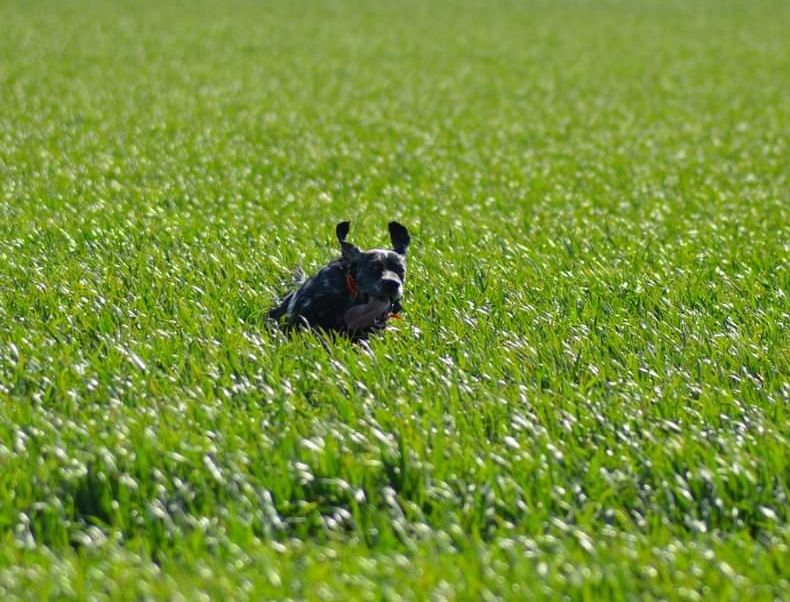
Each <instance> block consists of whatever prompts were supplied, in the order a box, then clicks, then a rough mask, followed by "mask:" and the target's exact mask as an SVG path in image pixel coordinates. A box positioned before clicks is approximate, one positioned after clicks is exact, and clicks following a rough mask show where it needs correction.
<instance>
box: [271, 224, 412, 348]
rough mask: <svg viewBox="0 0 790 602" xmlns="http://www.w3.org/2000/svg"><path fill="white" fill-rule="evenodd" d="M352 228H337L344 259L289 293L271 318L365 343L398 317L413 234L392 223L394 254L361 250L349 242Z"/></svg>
mask: <svg viewBox="0 0 790 602" xmlns="http://www.w3.org/2000/svg"><path fill="white" fill-rule="evenodd" d="M350 227H351V223H350V222H347V221H346V222H341V223H339V224H338V225H337V227H336V228H335V234H336V235H337V239H338V242H339V243H340V250H341V256H340V257H339V258H337V259H335V260H334V261H332V262H330V263H329V264H328V265H326V266H324V267H323V268H322V269H321V270H320V271H319V272H318V273H317V274H315V275H314V276H312V277H311V278H308V279H307V280H305V281H304V282H303V283H302V284H301V286H300V287H299V288H298V289H297V290H296V291H294V292H292V293H290V294H288V295H287V296H286V297H285V298H284V299H283V300H282V301H281V302H280V303H279V304H278V305H277V306H276V307H274V308H273V309H271V310H270V311H269V314H268V315H269V318H271V319H273V320H275V321H277V322H284V323H285V324H286V325H287V326H301V327H307V328H313V329H318V330H323V331H329V332H336V333H342V334H347V335H349V336H351V338H353V339H364V338H367V336H368V335H369V334H371V333H373V332H376V331H379V330H382V329H384V328H385V327H386V325H387V321H388V320H389V319H390V318H392V317H395V316H398V314H399V313H400V311H401V309H402V308H401V299H402V297H403V287H404V284H405V280H406V251H407V249H408V248H409V243H410V241H411V237H410V236H409V231H408V230H407V229H406V227H405V226H403V225H401V224H399V223H398V222H394V221H393V222H390V223H389V234H390V240H391V242H392V249H391V250H389V249H372V250H370V251H361V250H360V249H358V248H357V247H356V246H354V245H353V244H351V243H350V242H348V241H346V237H347V236H348V232H349V230H350Z"/></svg>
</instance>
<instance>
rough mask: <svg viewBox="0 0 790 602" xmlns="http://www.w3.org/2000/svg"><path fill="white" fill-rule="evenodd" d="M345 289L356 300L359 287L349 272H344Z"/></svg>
mask: <svg viewBox="0 0 790 602" xmlns="http://www.w3.org/2000/svg"><path fill="white" fill-rule="evenodd" d="M346 290H348V294H349V295H351V298H352V299H353V300H354V301H356V300H357V297H359V287H358V286H357V283H356V282H355V281H354V277H353V276H352V275H351V272H349V273H348V274H346Z"/></svg>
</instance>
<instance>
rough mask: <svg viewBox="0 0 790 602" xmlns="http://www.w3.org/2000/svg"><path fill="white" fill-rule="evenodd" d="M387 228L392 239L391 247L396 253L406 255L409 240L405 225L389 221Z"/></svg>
mask: <svg viewBox="0 0 790 602" xmlns="http://www.w3.org/2000/svg"><path fill="white" fill-rule="evenodd" d="M389 230H390V240H391V241H392V249H393V250H394V251H395V252H396V253H399V254H401V255H406V249H408V248H409V241H410V240H411V237H410V236H409V231H408V230H407V229H406V226H403V225H401V224H399V223H398V222H390V223H389Z"/></svg>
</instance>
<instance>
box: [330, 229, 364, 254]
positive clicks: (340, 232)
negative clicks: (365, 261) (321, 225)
mask: <svg viewBox="0 0 790 602" xmlns="http://www.w3.org/2000/svg"><path fill="white" fill-rule="evenodd" d="M350 229H351V222H340V223H339V224H338V225H337V227H336V228H335V234H337V240H338V241H339V242H340V248H341V250H342V251H343V257H344V258H345V259H349V260H351V259H355V258H356V257H357V255H359V249H357V248H356V247H355V246H354V245H352V244H351V243H350V242H346V236H348V231H349V230H350Z"/></svg>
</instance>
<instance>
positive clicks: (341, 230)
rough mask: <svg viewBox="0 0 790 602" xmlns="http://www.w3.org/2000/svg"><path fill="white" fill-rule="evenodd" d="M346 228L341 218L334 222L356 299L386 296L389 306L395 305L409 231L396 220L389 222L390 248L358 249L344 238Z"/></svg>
mask: <svg viewBox="0 0 790 602" xmlns="http://www.w3.org/2000/svg"><path fill="white" fill-rule="evenodd" d="M349 228H350V223H349V222H341V223H339V224H338V225H337V228H336V233H337V239H338V240H339V241H340V248H341V250H342V251H343V260H344V261H345V262H346V263H347V264H348V266H349V273H350V275H351V277H352V278H353V282H354V284H355V285H356V287H357V289H358V290H359V298H360V299H359V300H360V301H362V302H367V301H368V300H370V299H371V298H377V299H382V300H387V301H389V302H390V304H391V306H392V307H394V308H398V307H399V306H400V303H399V302H400V299H401V297H402V296H403V284H404V282H405V280H406V250H407V249H408V248H409V241H410V237H409V231H408V230H407V229H406V228H405V227H404V226H402V225H401V224H399V223H398V222H390V223H389V232H390V240H391V241H392V249H371V250H370V251H361V250H360V249H358V248H357V247H356V246H354V245H353V244H351V243H350V242H347V241H346V237H347V236H348V231H349Z"/></svg>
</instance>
